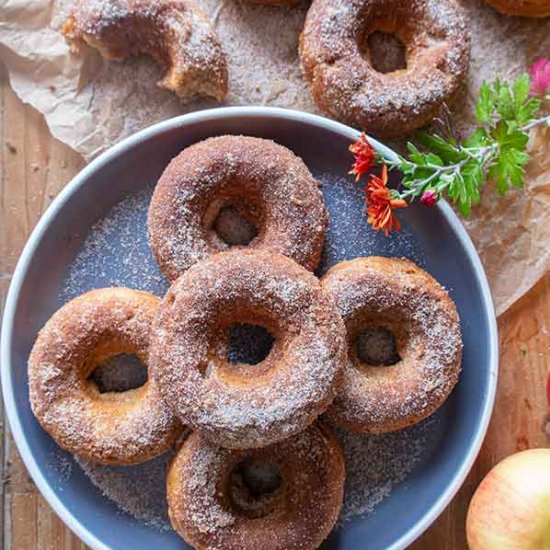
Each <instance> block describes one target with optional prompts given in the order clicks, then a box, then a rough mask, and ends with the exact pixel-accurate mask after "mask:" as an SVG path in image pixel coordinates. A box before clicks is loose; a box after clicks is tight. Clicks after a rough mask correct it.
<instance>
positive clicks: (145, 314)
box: [29, 288, 182, 464]
mask: <svg viewBox="0 0 550 550" xmlns="http://www.w3.org/2000/svg"><path fill="white" fill-rule="evenodd" d="M159 303H160V299H159V298H157V297H156V296H153V295H152V294H149V293H148V292H140V291H137V290H130V289H127V288H104V289H100V290H92V291H91V292H87V293H86V294H83V295H82V296H79V297H78V298H75V299H74V300H71V301H70V302H68V303H67V304H65V305H64V306H63V307H62V308H61V309H60V310H58V311H57V312H56V313H55V314H54V315H53V316H52V317H51V318H50V319H49V321H48V322H47V323H46V325H45V326H44V327H43V328H42V330H41V331H40V333H39V334H38V338H37V339H36V342H35V344H34V347H33V349H32V352H31V354H30V358H29V392H30V402H31V407H32V410H33V412H34V414H35V415H36V417H37V418H38V420H39V422H40V424H42V427H43V428H44V429H45V430H46V431H47V432H48V433H49V434H50V435H51V436H52V437H53V438H54V439H55V441H56V442H57V443H58V444H59V445H60V446H61V447H63V448H64V449H66V450H67V451H70V452H71V453H74V454H76V455H78V456H81V457H83V458H86V459H89V460H94V461H97V462H101V463H103V464H136V463H138V462H143V461H145V460H149V459H150V458H153V457H155V456H157V455H160V454H161V453H163V452H164V451H166V450H167V449H168V448H170V447H171V446H172V444H173V443H174V441H175V439H176V438H177V436H178V435H179V433H180V432H181V430H182V428H181V425H180V423H179V422H178V421H177V420H176V418H175V417H174V416H173V415H172V414H170V412H169V411H168V410H167V408H166V407H165V406H164V404H163V402H162V400H161V399H160V395H159V393H158V390H157V386H156V383H155V381H154V380H151V379H149V381H148V382H146V383H145V384H144V385H143V386H141V387H139V388H136V389H133V390H128V391H125V392H117V393H115V392H105V393H100V391H99V389H98V387H97V386H96V385H95V384H94V383H93V382H91V381H88V377H89V375H90V374H91V373H92V372H93V370H94V369H95V367H97V366H99V365H101V364H103V363H105V361H107V360H108V359H110V358H112V357H114V356H116V355H120V354H133V355H136V356H137V357H138V358H139V359H140V361H141V362H142V363H143V364H144V365H147V362H148V352H149V336H150V331H151V326H152V323H153V318H154V316H155V314H156V311H157V308H158V305H159Z"/></svg>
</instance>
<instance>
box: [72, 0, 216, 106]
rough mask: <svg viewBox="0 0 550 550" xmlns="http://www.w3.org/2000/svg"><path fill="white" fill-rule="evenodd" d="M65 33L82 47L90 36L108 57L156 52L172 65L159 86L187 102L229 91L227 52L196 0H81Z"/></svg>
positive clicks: (159, 58) (157, 57)
mask: <svg viewBox="0 0 550 550" xmlns="http://www.w3.org/2000/svg"><path fill="white" fill-rule="evenodd" d="M62 32H63V34H64V35H65V36H66V38H67V40H69V41H70V42H71V44H72V45H73V49H74V50H76V51H78V49H79V47H80V45H81V43H82V42H83V41H84V42H86V43H87V44H88V45H90V46H91V47H93V48H96V49H97V50H98V51H99V52H100V53H101V55H102V56H103V57H105V58H107V59H115V60H118V61H122V60H123V59H125V58H126V57H128V56H131V55H138V54H147V55H150V56H151V57H153V58H154V59H155V60H156V61H157V62H158V63H160V64H161V65H162V66H163V67H165V68H166V69H167V73H166V75H165V76H164V78H163V79H162V80H161V81H160V82H159V83H158V84H159V86H161V87H164V88H167V89H169V90H171V91H173V92H175V93H176V94H177V95H178V97H179V98H180V99H181V101H183V102H188V101H191V100H193V99H195V98H196V97H199V96H211V97H214V98H216V99H217V100H218V101H222V100H223V99H224V97H225V95H226V93H227V61H226V58H225V54H224V52H223V50H222V47H221V45H220V42H219V40H218V37H217V35H216V33H215V31H214V29H213V28H212V26H211V24H210V21H209V19H208V17H207V16H206V14H204V13H203V12H202V11H201V10H200V9H199V8H198V7H197V6H196V5H195V4H194V3H193V2H192V1H190V0H80V1H79V2H77V3H76V5H75V8H74V9H73V12H72V14H71V15H70V16H69V18H68V19H67V21H66V23H65V24H64V26H63V28H62Z"/></svg>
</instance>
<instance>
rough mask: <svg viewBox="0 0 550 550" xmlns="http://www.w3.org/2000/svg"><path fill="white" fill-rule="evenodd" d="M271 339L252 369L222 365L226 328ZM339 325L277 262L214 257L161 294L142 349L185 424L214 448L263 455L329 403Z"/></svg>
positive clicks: (311, 285)
mask: <svg viewBox="0 0 550 550" xmlns="http://www.w3.org/2000/svg"><path fill="white" fill-rule="evenodd" d="M241 323H247V324H252V325H257V326H261V327H263V328H264V329H267V331H268V332H269V333H270V334H271V335H272V336H273V338H274V343H273V346H272V347H271V350H270V351H269V353H268V355H267V357H266V358H265V359H264V360H263V361H261V362H259V363H258V364H255V365H250V364H245V363H233V362H230V361H229V360H228V334H229V331H230V329H231V327H234V326H236V325H239V324H241ZM344 354H345V335H344V325H343V323H342V319H341V318H340V315H339V314H338V311H337V310H336V308H335V306H334V304H333V303H332V301H331V300H329V299H328V298H327V297H326V296H325V295H324V293H323V292H322V291H321V285H320V284H319V282H318V280H317V279H316V277H314V276H313V275H312V274H311V273H310V272H308V271H306V270H305V269H304V268H302V267H300V266H299V265H298V264H296V263H295V262H293V261H292V260H290V259H288V258H286V257H285V256H281V255H279V254H268V253H265V252H258V251H250V250H248V251H234V252H222V253H220V254H217V255H215V256H212V257H211V258H208V259H206V260H203V261H202V262H199V263H197V264H195V265H194V266H193V267H191V268H190V269H189V270H188V271H186V272H185V273H184V274H183V275H182V276H181V277H180V278H179V279H178V280H177V281H176V282H175V283H174V284H173V285H172V287H171V288H170V289H169V291H168V292H167V294H166V296H165V297H164V300H163V302H162V304H161V306H160V308H159V313H158V316H157V318H156V321H155V326H154V330H153V338H152V343H151V357H150V365H151V375H152V377H153V379H154V380H155V382H156V383H157V384H158V387H159V389H160V391H161V393H162V396H163V398H164V400H165V402H166V403H167V404H168V405H170V406H171V407H172V411H173V412H174V414H176V415H177V416H178V417H179V418H180V419H181V420H182V422H183V423H184V424H186V425H188V426H189V427H191V428H192V429H196V430H197V431H200V432H202V433H203V434H204V435H206V436H207V437H209V438H210V439H212V440H213V441H214V442H216V443H217V444H219V445H222V446H224V447H229V448H236V449H243V448H244V449H246V448H254V447H263V446H266V445H269V444H271V443H275V442H277V441H280V440H282V439H285V438H287V437H289V436H291V435H294V434H295V433H298V432H299V431H301V430H303V429H304V428H306V427H307V426H308V425H309V424H311V423H312V422H313V421H314V420H315V419H316V418H317V416H318V415H319V414H320V413H322V412H324V411H325V409H326V408H327V407H328V406H329V405H330V403H331V401H332V400H333V398H334V395H335V392H336V388H337V385H338V382H339V381H340V377H341V369H342V365H343V361H344Z"/></svg>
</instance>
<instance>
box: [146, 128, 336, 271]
mask: <svg viewBox="0 0 550 550" xmlns="http://www.w3.org/2000/svg"><path fill="white" fill-rule="evenodd" d="M227 208H232V209H234V210H236V211H237V212H238V214H239V215H240V216H241V217H242V218H244V220H246V221H247V223H248V224H249V225H251V226H252V227H253V228H255V229H256V230H257V235H256V236H255V237H254V238H253V239H252V241H251V242H250V243H249V244H248V247H249V248H254V249H257V250H267V251H275V252H280V253H281V254H284V255H286V256H289V257H290V258H292V259H293V260H295V261H296V262H298V263H299V264H301V265H303V266H304V267H306V268H307V269H310V270H314V269H315V268H316V267H317V264H318V263H319V260H320V258H321V252H322V248H323V239H324V235H325V230H326V227H327V224H328V216H327V212H326V209H325V205H324V202H323V197H322V195H321V191H320V190H319V184H318V182H317V181H316V180H315V179H314V178H313V176H312V175H311V173H310V172H309V170H308V169H307V167H306V165H305V164H304V163H303V162H302V160H301V159H299V158H298V157H297V156H296V155H294V154H293V153H292V152H291V151H289V150H288V149H287V148H286V147H283V146H281V145H277V144H276V143H274V142H273V141H270V140H266V139H260V138H253V137H244V136H222V137H214V138H210V139H206V140H204V141H201V142H199V143H196V144H195V145H192V146H191V147H187V148H186V149H185V150H184V151H183V152H182V153H180V154H179V155H178V156H177V157H176V158H174V159H173V160H172V162H171V163H170V164H169V165H168V167H167V168H166V170H165V171H164V173H163V174H162V176H161V178H160V180H159V182H158V184H157V186H156V188H155V192H154V194H153V198H152V200H151V206H150V207H149V219H148V228H149V243H150V245H151V249H152V250H153V253H154V255H155V257H156V259H157V261H158V263H159V264H160V267H161V269H162V270H163V271H164V274H165V275H166V276H167V277H168V278H169V279H170V280H172V281H173V280H174V279H176V278H177V277H178V276H179V275H181V273H183V272H184V271H185V270H186V269H188V268H189V267H191V265H193V264H194V263H195V262H196V261H198V260H200V259H202V258H205V257H207V256H209V255H211V254H216V253H217V252H220V251H222V250H227V249H228V248H229V247H230V244H228V243H227V242H225V241H224V240H222V238H220V236H219V235H218V233H217V232H216V228H215V224H216V221H217V219H218V217H219V215H220V213H221V212H223V211H225V209H227ZM236 248H238V246H237V247H236Z"/></svg>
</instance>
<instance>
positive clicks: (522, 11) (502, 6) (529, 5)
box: [485, 0, 550, 17]
mask: <svg viewBox="0 0 550 550" xmlns="http://www.w3.org/2000/svg"><path fill="white" fill-rule="evenodd" d="M485 1H486V2H487V4H489V5H490V6H491V7H493V8H494V9H495V10H497V11H499V12H500V13H503V14H505V15H521V16H524V17H548V16H549V15H550V0H485Z"/></svg>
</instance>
